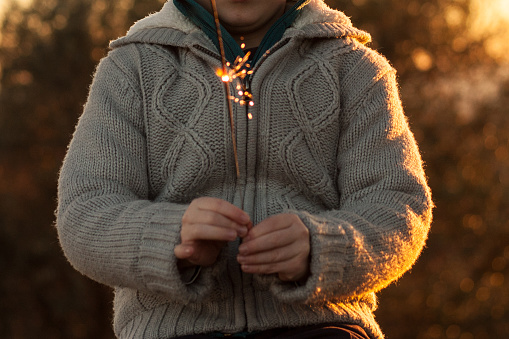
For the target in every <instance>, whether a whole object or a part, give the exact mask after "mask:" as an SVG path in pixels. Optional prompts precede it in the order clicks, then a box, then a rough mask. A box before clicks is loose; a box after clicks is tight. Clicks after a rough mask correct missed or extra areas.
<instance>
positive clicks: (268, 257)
mask: <svg viewBox="0 0 509 339" xmlns="http://www.w3.org/2000/svg"><path fill="white" fill-rule="evenodd" d="M299 255H300V256H301V257H303V258H304V257H307V256H308V255H309V249H308V248H306V247H305V245H301V244H300V243H297V242H293V243H291V244H289V245H287V246H284V247H279V248H275V249H271V250H268V251H264V252H258V253H254V254H249V255H243V254H241V253H239V255H238V256H237V261H238V262H239V263H240V264H246V265H265V264H275V263H280V262H285V261H291V260H293V259H294V258H296V257H298V256H299Z"/></svg>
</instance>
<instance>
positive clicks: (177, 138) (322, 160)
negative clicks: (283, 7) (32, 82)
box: [56, 0, 432, 339]
mask: <svg viewBox="0 0 509 339" xmlns="http://www.w3.org/2000/svg"><path fill="white" fill-rule="evenodd" d="M367 41H369V35H367V34H366V33H365V32H362V31H360V30H358V29H355V28H354V27H352V25H351V23H350V21H349V19H348V18H347V17H346V16H345V15H344V14H343V13H341V12H339V11H335V10H332V9H330V8H328V7H327V6H326V5H325V4H324V3H323V2H322V1H321V0H312V1H311V3H310V4H309V5H307V6H306V7H305V8H304V9H303V10H302V12H301V13H300V15H299V17H298V18H297V19H296V20H295V22H294V24H293V25H292V27H290V28H288V29H287V31H286V33H285V34H284V36H283V38H282V39H281V40H280V41H279V42H278V43H276V44H275V45H274V46H273V47H272V48H271V49H270V50H268V51H267V52H266V53H265V55H264V56H263V57H262V58H261V59H260V60H259V61H258V62H257V64H256V65H253V71H254V73H253V74H252V76H251V78H250V82H249V84H248V85H249V90H250V92H251V93H252V96H253V99H252V100H253V102H254V106H249V105H244V106H241V105H238V104H236V103H233V110H234V112H233V113H234V117H235V132H236V138H237V146H238V158H239V165H240V172H241V173H240V178H239V179H238V180H237V178H236V173H235V164H234V157H233V150H232V143H231V135H230V125H229V117H228V113H227V100H226V97H225V93H224V88H223V83H222V82H221V80H220V79H219V78H218V76H217V75H216V70H217V69H219V68H220V67H221V63H220V59H219V55H218V52H217V50H216V49H215V47H214V45H213V43H212V42H211V41H210V40H209V39H208V38H207V37H206V35H205V34H204V33H203V32H202V31H201V30H200V29H199V28H198V27H196V26H195V25H194V24H193V23H191V22H190V21H189V20H188V19H186V18H185V17H184V16H183V15H182V14H181V13H180V12H179V11H178V10H177V9H176V8H175V6H174V5H173V1H168V2H167V3H166V4H165V6H164V7H163V9H162V10H161V11H160V12H159V13H157V14H154V15H151V16H149V17H148V18H146V19H144V20H142V21H140V22H138V23H136V24H135V25H134V26H133V27H132V28H131V30H130V31H129V33H128V34H127V35H126V36H125V37H123V38H121V39H119V40H117V41H115V42H113V43H112V44H111V48H112V50H111V51H110V53H109V55H108V56H107V57H106V58H104V59H103V60H102V61H101V62H100V64H99V66H98V68H97V70H96V74H95V77H94V80H93V84H92V86H91V89H90V94H89V98H88V101H87V103H86V105H85V108H84V113H83V115H82V116H81V118H80V120H79V123H78V125H77V127H76V131H75V133H74V136H73V138H72V141H71V144H70V146H69V149H68V153H67V155H66V157H65V160H64V164H63V167H62V169H61V173H60V178H59V186H58V198H59V200H58V209H57V222H56V226H57V229H58V234H59V240H60V243H61V246H62V248H63V250H64V253H65V255H66V256H67V258H68V260H69V261H70V263H71V264H72V265H73V266H74V267H75V268H76V269H77V270H78V271H80V272H82V273H83V274H85V275H86V276H88V277H90V278H91V279H94V280H96V281H98V282H100V283H103V284H106V285H108V286H111V287H113V288H114V291H115V299H114V330H115V333H116V335H117V337H118V338H145V339H156V338H159V339H160V338H171V337H175V336H182V335H188V334H194V333H208V332H213V331H220V332H224V333H234V332H239V331H244V330H248V331H257V330H265V329H269V328H276V327H285V326H289V327H295V326H301V325H308V324H317V323H325V322H344V323H352V324H358V325H360V326H362V327H363V328H364V329H365V330H366V332H367V333H368V334H369V335H370V337H372V338H383V334H382V332H381V330H380V328H379V326H378V325H377V323H376V321H375V319H374V315H373V312H374V310H375V309H376V297H375V292H377V291H379V290H381V289H382V288H384V287H386V286H387V285H389V284H390V283H391V282H393V281H395V280H396V279H398V278H399V277H401V276H402V275H403V274H404V272H406V271H407V270H408V269H409V268H410V267H411V266H412V265H413V264H414V262H415V261H416V259H417V258H418V256H419V254H420V252H421V250H422V248H423V246H424V244H425V240H426V238H427V234H428V230H429V226H430V222H431V209H432V201H431V195H430V190H429V188H428V186H427V184H426V178H425V174H424V172H423V167H422V162H421V159H420V155H419V151H418V148H417V146H416V143H415V140H414V137H413V135H412V133H411V132H410V130H409V127H408V124H407V121H406V118H405V116H404V113H403V111H402V105H401V102H400V99H399V95H398V88H397V84H396V77H395V71H394V69H393V68H392V67H391V66H390V65H389V63H388V62H387V61H386V59H384V58H383V57H382V56H380V55H379V54H378V53H376V52H375V51H373V50H371V49H369V48H368V47H366V46H365V45H364V43H366V42H367ZM236 84H237V83H236V82H235V81H234V82H232V83H231V84H230V87H231V91H230V92H231V93H232V95H235V96H238V94H236V92H237V91H236V90H235V86H236ZM248 113H249V116H250V117H252V119H249V118H248ZM239 187H240V188H239ZM239 194H243V195H244V198H243V201H244V210H245V211H246V212H248V213H249V214H250V216H251V218H252V220H253V222H254V224H255V225H256V223H258V222H260V221H261V220H263V219H265V218H267V217H268V216H271V215H275V214H279V213H294V214H296V215H298V216H299V217H300V218H301V220H302V221H303V223H304V224H305V225H306V226H307V227H308V229H309V233H310V243H311V254H310V272H311V273H310V276H309V278H308V279H307V281H306V282H305V283H303V284H301V285H299V286H297V285H296V284H293V283H285V282H282V281H280V280H279V279H278V278H277V276H259V275H250V274H245V273H243V272H242V271H241V269H240V267H239V265H238V263H237V261H236V255H237V249H238V245H239V241H234V242H231V243H228V244H227V245H226V246H225V248H224V249H223V250H222V252H221V253H220V256H219V258H218V260H217V262H216V263H215V264H214V265H213V266H211V267H204V268H203V269H202V271H201V273H200V275H199V276H198V278H197V279H196V281H194V282H193V283H192V284H186V283H185V281H184V279H183V277H182V276H181V274H180V273H179V270H178V268H177V260H176V258H175V255H174V252H173V251H174V247H175V246H176V245H177V244H179V242H180V229H181V218H182V215H183V213H184V211H185V210H186V209H187V207H188V206H189V204H190V202H191V201H192V200H193V199H194V198H196V197H200V196H208V197H216V198H221V199H224V200H227V201H230V202H232V203H235V204H237V205H238V204H239V202H240V200H241V199H240V196H239ZM255 227H256V226H255Z"/></svg>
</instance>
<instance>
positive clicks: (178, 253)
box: [173, 243, 195, 260]
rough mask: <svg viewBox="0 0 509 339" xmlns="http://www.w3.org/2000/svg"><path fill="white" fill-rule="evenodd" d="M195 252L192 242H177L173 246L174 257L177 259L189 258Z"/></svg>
mask: <svg viewBox="0 0 509 339" xmlns="http://www.w3.org/2000/svg"><path fill="white" fill-rule="evenodd" d="M194 252H195V249H194V246H193V244H191V243H189V244H179V245H177V246H175V249H174V250H173V253H175V257H177V258H178V259H182V260H185V259H189V258H190V257H191V256H192V255H193V254H194Z"/></svg>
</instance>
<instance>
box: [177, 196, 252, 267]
mask: <svg viewBox="0 0 509 339" xmlns="http://www.w3.org/2000/svg"><path fill="white" fill-rule="evenodd" d="M250 225H251V220H250V218H249V215H248V214H247V213H246V212H244V211H243V210H241V209H240V208H238V207H236V206H235V205H232V204H230V203H229V202H227V201H225V200H222V199H217V198H208V197H204V198H197V199H195V200H193V201H192V202H191V204H190V205H189V207H188V208H187V210H186V212H185V213H184V215H183V217H182V229H181V232H180V237H181V243H180V244H179V245H177V246H176V247H175V251H174V253H175V256H176V257H177V258H178V259H180V260H181V262H180V266H182V267H185V266H210V265H212V264H214V263H215V262H216V259H217V256H218V255H219V252H220V251H221V249H222V248H223V247H224V245H225V244H226V243H227V242H228V241H233V240H235V239H236V238H237V237H244V236H246V235H247V233H248V228H249V227H250Z"/></svg>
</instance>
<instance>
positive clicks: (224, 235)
mask: <svg viewBox="0 0 509 339" xmlns="http://www.w3.org/2000/svg"><path fill="white" fill-rule="evenodd" d="M237 235H238V233H237V230H235V229H229V228H225V227H219V226H211V225H204V224H194V225H191V226H188V227H182V230H181V233H180V237H181V239H182V243H189V242H193V241H200V240H207V241H234V240H235V239H236V238H237Z"/></svg>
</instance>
